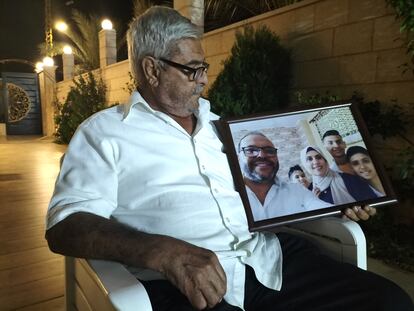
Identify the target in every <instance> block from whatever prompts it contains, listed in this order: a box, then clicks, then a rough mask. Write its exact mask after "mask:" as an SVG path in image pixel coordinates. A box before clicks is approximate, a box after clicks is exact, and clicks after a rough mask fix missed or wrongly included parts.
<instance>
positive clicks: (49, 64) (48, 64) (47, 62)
mask: <svg viewBox="0 0 414 311" xmlns="http://www.w3.org/2000/svg"><path fill="white" fill-rule="evenodd" d="M54 64H55V62H54V61H53V58H52V57H49V56H46V57H45V58H43V67H52V66H53V65H54Z"/></svg>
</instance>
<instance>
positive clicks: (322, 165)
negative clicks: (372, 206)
mask: <svg viewBox="0 0 414 311" xmlns="http://www.w3.org/2000/svg"><path fill="white" fill-rule="evenodd" d="M300 159H301V161H302V165H303V167H304V168H305V169H306V170H307V171H308V173H309V174H311V175H312V190H314V189H316V188H317V189H319V191H320V194H319V199H321V200H323V201H325V202H329V203H331V204H335V205H339V204H346V203H350V202H355V201H362V200H367V199H372V198H376V197H377V196H376V194H375V193H374V191H373V190H372V189H371V187H370V186H369V184H368V183H367V182H366V181H364V180H362V179H361V178H360V177H358V176H355V175H350V174H347V173H338V172H335V171H333V170H331V169H330V168H329V163H328V161H327V160H326V158H325V157H324V155H323V153H322V152H321V150H320V149H319V148H318V147H315V146H307V147H305V148H304V149H303V150H302V151H301V153H300Z"/></svg>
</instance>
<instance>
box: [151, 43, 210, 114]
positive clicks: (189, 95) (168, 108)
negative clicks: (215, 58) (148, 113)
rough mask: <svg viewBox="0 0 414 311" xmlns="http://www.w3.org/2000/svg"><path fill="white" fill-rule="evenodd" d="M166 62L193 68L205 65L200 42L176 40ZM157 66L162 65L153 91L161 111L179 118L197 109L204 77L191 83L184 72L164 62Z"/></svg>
mask: <svg viewBox="0 0 414 311" xmlns="http://www.w3.org/2000/svg"><path fill="white" fill-rule="evenodd" d="M169 60H170V61H173V62H175V63H179V64H182V65H185V66H188V67H192V68H197V67H200V66H201V65H202V64H203V63H204V52H203V49H202V47H201V42H200V41H199V40H195V39H183V40H180V41H178V43H177V45H176V47H175V50H174V52H173V53H172V56H171V57H170V58H169ZM160 63H162V61H160ZM160 65H162V66H163V68H162V69H161V74H160V78H159V80H160V83H159V85H158V87H157V88H156V89H155V91H154V93H155V97H156V100H157V104H158V105H159V108H160V110H162V111H164V112H166V113H168V114H171V115H173V116H178V117H186V116H189V115H191V114H192V113H193V112H194V111H195V110H196V109H197V108H198V99H199V98H200V96H201V93H202V92H203V89H204V86H205V85H206V84H207V74H206V73H203V74H202V75H201V77H200V78H198V79H197V80H194V81H191V78H190V74H189V73H188V72H185V70H183V69H180V68H176V67H173V66H170V65H168V64H166V63H163V64H160Z"/></svg>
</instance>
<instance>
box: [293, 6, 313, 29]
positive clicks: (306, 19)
mask: <svg viewBox="0 0 414 311" xmlns="http://www.w3.org/2000/svg"><path fill="white" fill-rule="evenodd" d="M290 14H292V13H290ZM293 14H294V25H293V28H294V29H293V30H294V31H295V32H296V33H298V34H303V33H308V32H311V31H313V28H314V21H315V10H314V6H313V5H308V6H305V7H300V8H298V9H296V10H294V11H293Z"/></svg>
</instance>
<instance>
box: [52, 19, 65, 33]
mask: <svg viewBox="0 0 414 311" xmlns="http://www.w3.org/2000/svg"><path fill="white" fill-rule="evenodd" d="M55 28H56V29H57V30H58V31H60V32H65V31H66V30H68V24H66V23H65V22H64V21H61V20H60V21H57V22H56V23H55Z"/></svg>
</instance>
